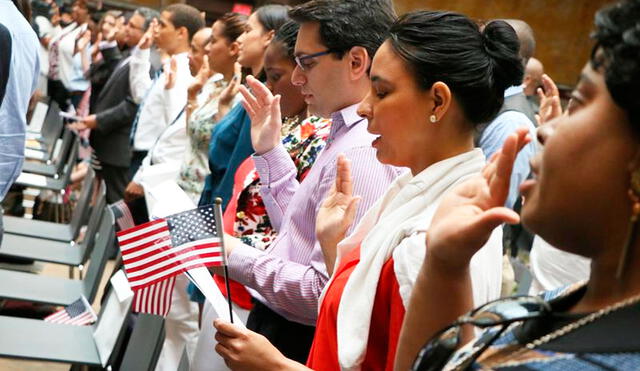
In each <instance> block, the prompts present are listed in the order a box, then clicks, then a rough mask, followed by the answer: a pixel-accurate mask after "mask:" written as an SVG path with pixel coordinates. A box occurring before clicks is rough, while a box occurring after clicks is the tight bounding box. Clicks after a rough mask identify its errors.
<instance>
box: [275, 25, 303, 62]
mask: <svg viewBox="0 0 640 371" xmlns="http://www.w3.org/2000/svg"><path fill="white" fill-rule="evenodd" d="M299 29H300V25H299V24H297V23H296V22H294V21H288V22H287V23H285V24H283V25H282V27H280V29H279V30H278V32H276V35H275V36H274V37H273V40H274V41H277V42H279V43H280V44H281V45H282V51H283V54H284V55H285V56H287V57H288V58H290V59H291V60H292V61H293V57H294V51H295V47H296V39H297V38H298V30H299Z"/></svg>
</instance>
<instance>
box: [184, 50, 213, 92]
mask: <svg viewBox="0 0 640 371" xmlns="http://www.w3.org/2000/svg"><path fill="white" fill-rule="evenodd" d="M212 75H213V72H212V71H211V66H210V65H209V56H208V55H205V56H204V59H203V62H202V66H201V67H200V70H199V71H198V74H197V75H196V77H195V79H193V83H191V85H190V86H189V89H188V96H189V100H193V99H196V97H197V96H198V93H200V90H202V87H203V86H204V84H206V83H207V81H208V80H209V78H211V76H212Z"/></svg>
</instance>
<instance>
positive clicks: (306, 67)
mask: <svg viewBox="0 0 640 371" xmlns="http://www.w3.org/2000/svg"><path fill="white" fill-rule="evenodd" d="M333 52H334V51H333V50H331V49H327V50H325V51H323V52H319V53H313V54H309V55H303V56H296V57H295V58H294V59H295V61H296V64H297V65H298V67H300V69H301V70H303V71H308V70H310V69H311V65H309V64H308V63H304V61H306V60H308V59H311V58H316V57H321V56H323V55H327V54H331V53H333Z"/></svg>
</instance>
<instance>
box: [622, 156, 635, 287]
mask: <svg viewBox="0 0 640 371" xmlns="http://www.w3.org/2000/svg"><path fill="white" fill-rule="evenodd" d="M639 160H640V152H638V154H637V155H636V159H635V160H634V161H633V162H632V163H631V165H630V166H629V172H630V173H631V181H630V185H629V190H628V194H629V199H631V202H632V206H631V218H630V219H629V229H628V232H627V238H626V240H625V242H624V246H622V251H621V253H620V260H619V261H618V270H617V271H616V278H617V279H618V280H620V279H621V278H622V275H623V274H624V270H625V268H626V265H627V256H628V255H629V250H630V249H631V245H632V244H633V242H634V241H635V240H636V235H637V234H638V220H639V219H640V167H639V166H638V163H639V162H640V161H639Z"/></svg>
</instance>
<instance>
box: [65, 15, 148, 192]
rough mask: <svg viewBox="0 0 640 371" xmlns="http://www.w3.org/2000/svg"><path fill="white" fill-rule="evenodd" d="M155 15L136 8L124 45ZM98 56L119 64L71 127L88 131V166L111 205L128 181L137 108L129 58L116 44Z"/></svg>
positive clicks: (138, 36) (133, 41)
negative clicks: (85, 113) (88, 110)
mask: <svg viewBox="0 0 640 371" xmlns="http://www.w3.org/2000/svg"><path fill="white" fill-rule="evenodd" d="M159 16H160V14H159V13H158V12H156V11H155V10H152V9H149V8H138V9H136V10H135V12H134V13H133V15H132V16H131V18H130V19H129V22H128V23H127V26H126V28H127V33H126V35H127V36H126V42H127V44H128V45H130V46H131V47H134V46H135V45H137V44H138V42H139V41H140V39H141V38H142V35H143V31H144V30H145V29H147V28H149V27H150V25H151V21H152V20H153V19H154V18H158V17H159ZM102 53H103V54H105V55H114V58H118V59H119V62H118V63H117V64H116V65H115V68H114V71H113V72H112V73H111V76H109V79H108V80H107V81H106V83H105V84H104V86H103V88H102V90H101V91H100V94H99V95H98V96H97V97H96V101H95V103H94V105H93V106H92V107H91V109H92V111H93V113H92V114H91V115H89V116H87V117H85V118H83V119H82V120H81V121H80V122H78V123H77V124H76V125H75V126H76V127H77V128H78V129H83V128H89V129H91V135H90V137H89V141H90V143H91V147H92V148H93V154H92V166H93V167H94V169H95V170H96V174H97V175H98V176H99V177H100V178H101V179H104V181H105V184H106V186H107V202H108V203H114V202H116V201H118V200H121V199H122V198H123V197H124V190H125V188H126V187H127V184H129V182H130V181H131V178H130V176H129V166H130V164H131V147H130V144H129V137H130V131H131V125H132V124H133V120H134V119H135V117H136V112H137V111H138V105H137V104H136V103H135V102H134V100H133V97H132V93H131V89H130V84H129V75H130V72H131V69H130V61H131V57H130V56H125V55H126V54H128V53H124V54H125V55H123V54H122V53H120V50H119V48H118V47H117V46H116V45H110V47H107V48H105V49H103V50H102ZM118 56H119V57H118ZM152 69H153V68H150V70H149V71H147V74H148V75H149V74H152V73H153V72H152Z"/></svg>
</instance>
